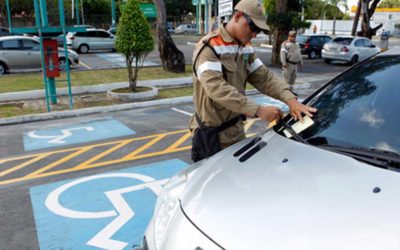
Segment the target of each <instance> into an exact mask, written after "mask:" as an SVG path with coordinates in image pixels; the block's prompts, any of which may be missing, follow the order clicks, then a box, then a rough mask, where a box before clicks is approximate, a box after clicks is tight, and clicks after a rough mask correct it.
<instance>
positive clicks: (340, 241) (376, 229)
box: [142, 52, 400, 250]
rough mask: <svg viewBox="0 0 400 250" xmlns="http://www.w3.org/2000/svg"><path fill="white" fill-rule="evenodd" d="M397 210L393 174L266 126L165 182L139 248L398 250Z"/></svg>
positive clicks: (399, 191) (398, 190)
mask: <svg viewBox="0 0 400 250" xmlns="http://www.w3.org/2000/svg"><path fill="white" fill-rule="evenodd" d="M378 56H379V55H378ZM399 57H400V52H397V59H396V60H397V61H399ZM399 64H400V63H399V62H398V65H399ZM378 74H380V73H379V72H378ZM338 78H340V76H339V77H338ZM348 84H349V86H354V87H358V86H356V85H354V84H352V83H348ZM364 84H368V83H364ZM361 90H364V91H365V89H363V88H361ZM353 93H357V92H353ZM317 96H318V95H317ZM376 101H378V100H376ZM328 107H329V106H328ZM332 108H333V107H332ZM372 118H373V117H371V116H369V117H366V119H368V120H366V121H364V122H370V123H371V125H373V126H375V125H376V122H377V121H376V120H372ZM381 122H382V121H381ZM333 124H335V123H333ZM338 126H340V125H338ZM293 127H294V126H293ZM355 129H357V128H355ZM255 138H256V139H255ZM383 138H384V137H382V139H383ZM253 140H255V141H257V143H258V145H261V144H263V145H264V146H263V147H262V148H261V149H260V151H258V152H256V153H254V154H252V155H251V157H249V158H248V159H247V160H243V158H242V156H245V155H246V154H247V153H249V152H250V151H251V150H252V149H254V148H255V147H256V146H255V147H253V148H252V149H247V151H244V152H241V153H238V152H239V151H240V149H243V148H244V147H245V145H247V144H248V143H249V142H251V141H253ZM398 160H399V159H398ZM399 207H400V174H399V173H398V172H396V171H393V170H387V169H383V168H379V167H376V166H372V165H370V164H367V163H364V162H362V161H358V160H356V159H354V158H352V157H349V156H347V155H345V154H340V153H337V152H333V151H329V150H326V149H322V148H320V147H316V146H312V145H307V144H304V143H300V142H298V141H295V140H291V139H288V138H286V137H285V136H283V135H281V134H278V133H277V132H276V131H275V130H273V129H270V130H268V131H267V132H266V133H265V134H263V135H259V136H256V137H254V138H249V139H246V140H244V141H242V142H239V143H237V144H235V145H233V146H231V147H229V148H227V149H225V150H223V151H221V152H220V153H218V154H216V155H214V156H212V157H210V158H209V159H206V160H203V161H202V162H198V163H195V164H193V165H191V166H190V167H189V168H188V169H186V170H184V171H183V172H181V173H180V174H178V175H176V176H174V177H173V178H171V179H170V181H169V182H168V183H167V184H166V185H165V186H164V189H163V190H162V191H161V193H160V194H159V197H158V200H157V203H156V206H155V211H154V216H153V218H152V220H151V222H150V224H149V226H148V228H147V230H146V233H145V240H144V243H143V248H142V249H145V250H154V249H157V250H169V249H171V250H174V249H205V250H213V249H232V250H235V249H238V250H241V249H252V250H253V249H254V250H256V249H274V250H293V249H296V250H321V249H324V250H337V249H351V250H365V249H368V250H382V249H385V250H398V249H399V247H400V234H399V225H400V215H399V213H398V208H399Z"/></svg>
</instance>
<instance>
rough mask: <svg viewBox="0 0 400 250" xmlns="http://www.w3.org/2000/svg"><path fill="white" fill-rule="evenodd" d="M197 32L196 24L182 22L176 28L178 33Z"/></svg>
mask: <svg viewBox="0 0 400 250" xmlns="http://www.w3.org/2000/svg"><path fill="white" fill-rule="evenodd" d="M196 32H197V28H196V24H181V25H179V26H178V27H176V28H175V33H176V34H185V35H186V34H189V33H192V34H195V33H196Z"/></svg>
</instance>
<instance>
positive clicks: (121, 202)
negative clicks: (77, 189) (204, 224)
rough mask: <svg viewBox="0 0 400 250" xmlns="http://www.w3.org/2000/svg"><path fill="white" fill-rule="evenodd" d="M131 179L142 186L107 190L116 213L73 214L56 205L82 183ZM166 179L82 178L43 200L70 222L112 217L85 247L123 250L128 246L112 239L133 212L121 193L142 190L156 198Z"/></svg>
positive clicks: (131, 175)
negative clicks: (71, 219) (71, 220)
mask: <svg viewBox="0 0 400 250" xmlns="http://www.w3.org/2000/svg"><path fill="white" fill-rule="evenodd" d="M119 177H120V178H132V179H137V180H141V181H143V184H139V185H134V186H131V187H126V188H121V189H116V190H110V191H107V192H105V193H104V194H105V195H106V196H107V198H108V199H109V200H110V201H111V203H112V204H113V205H114V208H115V210H108V211H101V212H84V211H75V210H71V209H68V208H66V207H63V205H61V204H60V202H59V196H60V195H61V194H62V193H63V192H66V191H68V189H69V188H70V187H73V186H75V185H79V184H81V183H84V182H88V181H91V180H95V179H103V178H119ZM167 180H168V179H163V180H159V181H157V180H155V179H154V178H152V177H149V176H146V175H141V174H135V173H116V174H102V175H95V176H89V177H86V178H81V179H78V180H75V181H73V182H70V183H67V184H65V185H63V186H61V187H59V188H57V189H56V190H54V191H53V192H51V193H50V194H49V196H48V197H47V199H46V207H47V208H48V209H49V210H50V211H52V212H53V213H55V214H58V215H60V216H64V217H68V218H73V219H95V218H107V217H115V219H114V220H113V221H112V222H111V223H110V224H108V225H107V226H106V227H105V228H103V229H102V230H101V231H100V232H99V233H98V234H96V235H95V236H94V237H93V238H92V239H90V240H89V241H88V242H87V244H88V245H90V246H95V247H100V248H105V249H123V248H124V247H126V246H127V245H128V243H127V242H121V241H118V240H113V239H112V236H113V235H114V234H115V233H116V232H117V231H118V230H119V229H120V228H121V227H122V226H124V225H125V224H126V223H127V222H128V221H129V220H130V219H132V218H133V217H134V216H135V212H134V211H133V210H132V209H131V208H130V206H129V204H128V203H127V202H126V201H125V199H124V198H123V196H122V195H123V194H124V193H129V192H134V191H137V190H140V189H143V188H148V189H150V190H151V191H153V192H154V193H155V194H156V195H158V193H159V192H160V189H161V185H163V184H164V183H165V182H166V181H167Z"/></svg>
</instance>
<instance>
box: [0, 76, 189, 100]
mask: <svg viewBox="0 0 400 250" xmlns="http://www.w3.org/2000/svg"><path fill="white" fill-rule="evenodd" d="M192 84H193V79H192V78H191V77H181V78H167V79H157V80H146V81H138V86H154V87H157V88H173V87H178V86H179V87H184V86H191V85H192ZM128 85H129V83H128V82H116V83H105V84H98V85H91V86H79V87H72V88H71V91H72V94H73V95H80V94H89V93H101V92H107V91H108V90H112V89H117V88H124V87H127V86H128ZM57 95H60V96H63V95H68V88H59V89H57ZM45 96H46V94H45V91H44V90H31V91H18V92H9V93H3V94H0V102H6V101H18V100H30V99H40V98H45Z"/></svg>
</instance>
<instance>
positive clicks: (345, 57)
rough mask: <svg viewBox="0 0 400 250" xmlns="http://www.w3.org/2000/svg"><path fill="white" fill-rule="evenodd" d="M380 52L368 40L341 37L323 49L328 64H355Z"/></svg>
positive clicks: (323, 56)
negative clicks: (340, 62)
mask: <svg viewBox="0 0 400 250" xmlns="http://www.w3.org/2000/svg"><path fill="white" fill-rule="evenodd" d="M379 52H380V49H379V48H377V47H376V45H375V44H374V43H373V42H372V41H371V40H369V39H368V38H365V37H353V36H340V37H336V38H334V39H333V40H332V41H330V42H328V43H326V44H325V45H324V46H323V47H322V58H324V59H325V62H326V63H330V62H332V61H333V60H338V61H345V62H349V63H351V64H354V63H356V62H358V61H361V60H364V59H366V58H368V57H370V56H372V55H375V54H377V53H379Z"/></svg>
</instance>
